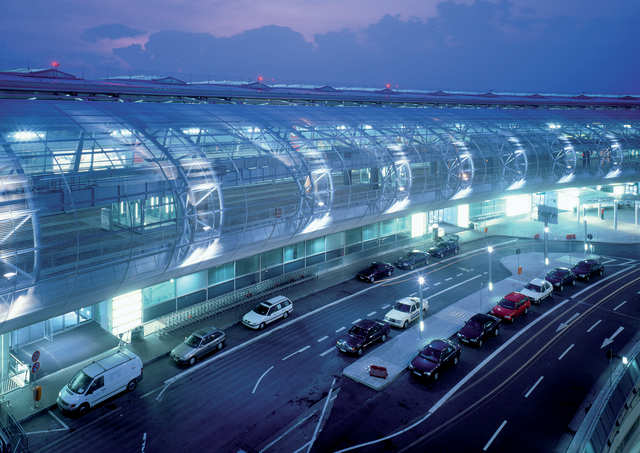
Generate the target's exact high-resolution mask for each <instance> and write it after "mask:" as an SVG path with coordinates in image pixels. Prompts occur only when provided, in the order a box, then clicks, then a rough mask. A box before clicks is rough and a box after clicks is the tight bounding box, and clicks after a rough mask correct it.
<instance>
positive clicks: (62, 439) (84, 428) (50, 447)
mask: <svg viewBox="0 0 640 453" xmlns="http://www.w3.org/2000/svg"><path fill="white" fill-rule="evenodd" d="M121 410H122V407H116V408H115V409H112V410H110V411H109V412H106V413H104V414H102V415H101V416H100V417H98V418H96V419H94V420H92V421H90V422H89V423H87V424H86V425H82V426H81V427H80V428H76V430H75V431H74V432H73V434H78V433H83V432H85V431H87V430H88V429H89V428H90V427H91V426H93V425H95V424H96V423H99V422H101V421H102V420H103V419H104V418H107V417H111V416H113V415H114V414H116V413H118V412H120V411H121ZM70 436H71V434H67V435H66V436H62V437H60V438H58V439H56V440H54V441H52V442H49V443H48V444H47V451H54V450H53V447H54V446H56V445H58V444H60V443H62V442H65V441H66V440H68V439H69V437H70Z"/></svg>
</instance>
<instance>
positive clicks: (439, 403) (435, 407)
mask: <svg viewBox="0 0 640 453" xmlns="http://www.w3.org/2000/svg"><path fill="white" fill-rule="evenodd" d="M478 277H479V275H477V276H475V277H473V278H478ZM432 297H433V296H432ZM567 302H569V299H565V300H563V301H562V302H560V303H559V304H558V305H556V306H554V307H552V308H551V309H550V310H549V311H547V312H545V313H543V314H542V315H541V316H540V317H539V318H536V319H534V320H533V321H532V322H531V323H530V324H527V325H526V326H525V327H524V328H523V329H521V330H519V331H518V332H517V333H516V334H515V335H514V336H512V337H511V338H509V339H508V340H507V341H505V342H504V343H503V344H502V345H501V346H500V347H499V348H498V349H496V350H495V351H493V352H492V353H491V354H490V355H489V356H488V357H487V358H486V359H484V360H483V361H482V362H480V363H479V364H478V365H476V367H475V368H474V369H473V370H471V371H470V372H469V374H467V375H466V376H465V377H463V378H462V379H460V381H458V383H457V384H456V385H454V386H453V388H451V390H449V391H448V392H447V393H446V394H445V395H444V396H443V397H442V398H440V399H439V400H438V401H437V402H436V403H435V404H434V405H433V406H431V409H429V411H428V412H427V413H426V414H425V415H424V416H422V418H420V419H418V420H417V421H415V422H413V423H412V424H411V425H409V426H406V427H404V428H402V429H401V430H399V431H396V432H395V433H392V434H389V435H387V436H384V437H381V438H379V439H374V440H370V441H369V442H365V443H362V444H358V445H353V446H351V447H347V448H343V449H342V450H338V451H337V452H335V453H343V452H346V451H351V450H356V449H358V448H361V447H367V446H369V445H374V444H377V443H380V442H384V441H385V440H388V439H393V438H394V437H397V436H399V435H401V434H404V433H406V432H407V431H410V430H412V429H413V428H415V427H416V426H418V425H420V424H421V423H423V422H424V421H425V420H427V419H428V418H429V417H431V415H432V414H433V413H434V412H435V411H436V410H438V408H440V406H442V405H443V404H444V403H446V402H447V400H448V399H449V398H451V395H453V394H455V393H456V392H457V391H458V390H459V389H460V387H462V386H463V385H464V384H466V383H467V381H469V380H470V379H472V378H473V376H475V375H476V373H478V371H480V370H481V369H482V368H484V366H485V365H486V364H487V363H489V362H490V361H491V360H493V358H494V357H495V356H497V355H498V354H500V353H501V352H502V351H503V350H505V349H506V348H508V347H509V346H510V345H511V343H513V342H514V341H515V340H517V339H518V338H519V337H520V335H523V334H524V333H525V332H526V331H527V330H529V329H530V328H532V327H533V326H535V325H536V324H537V323H538V322H540V321H542V320H543V319H544V318H546V317H547V316H549V315H550V314H551V313H553V312H554V311H556V310H557V309H558V308H560V307H562V306H564V304H566V303H567Z"/></svg>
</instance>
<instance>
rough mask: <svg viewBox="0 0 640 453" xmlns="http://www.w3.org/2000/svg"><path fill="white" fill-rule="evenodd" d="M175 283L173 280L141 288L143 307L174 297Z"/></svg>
mask: <svg viewBox="0 0 640 453" xmlns="http://www.w3.org/2000/svg"><path fill="white" fill-rule="evenodd" d="M175 297H176V284H175V281H174V280H169V281H166V282H162V283H158V284H157V285H153V286H149V287H148V288H144V289H143V290H142V305H143V307H145V308H146V307H151V306H152V305H156V304H159V303H162V302H165V301H167V300H171V299H175Z"/></svg>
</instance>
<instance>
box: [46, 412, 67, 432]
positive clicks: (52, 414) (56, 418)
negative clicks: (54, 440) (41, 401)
mask: <svg viewBox="0 0 640 453" xmlns="http://www.w3.org/2000/svg"><path fill="white" fill-rule="evenodd" d="M47 412H49V415H51V416H52V417H53V418H54V420H55V421H57V422H58V423H60V424H61V425H62V426H63V427H64V429H69V426H67V424H66V423H65V422H63V421H62V420H60V419H59V418H58V416H57V415H56V414H54V413H53V412H51V411H47Z"/></svg>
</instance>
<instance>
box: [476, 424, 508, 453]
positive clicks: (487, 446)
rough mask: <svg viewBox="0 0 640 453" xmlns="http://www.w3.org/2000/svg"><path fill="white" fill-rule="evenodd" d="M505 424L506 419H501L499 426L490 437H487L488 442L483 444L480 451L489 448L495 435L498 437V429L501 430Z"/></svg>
mask: <svg viewBox="0 0 640 453" xmlns="http://www.w3.org/2000/svg"><path fill="white" fill-rule="evenodd" d="M506 424H507V421H506V420H505V421H503V422H502V423H501V424H500V426H499V427H498V429H496V432H495V433H493V436H491V439H489V442H487V443H486V444H485V446H484V448H483V449H482V451H487V450H488V449H489V447H490V446H491V444H492V443H493V441H494V440H496V437H498V434H500V431H502V428H504V425H506Z"/></svg>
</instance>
